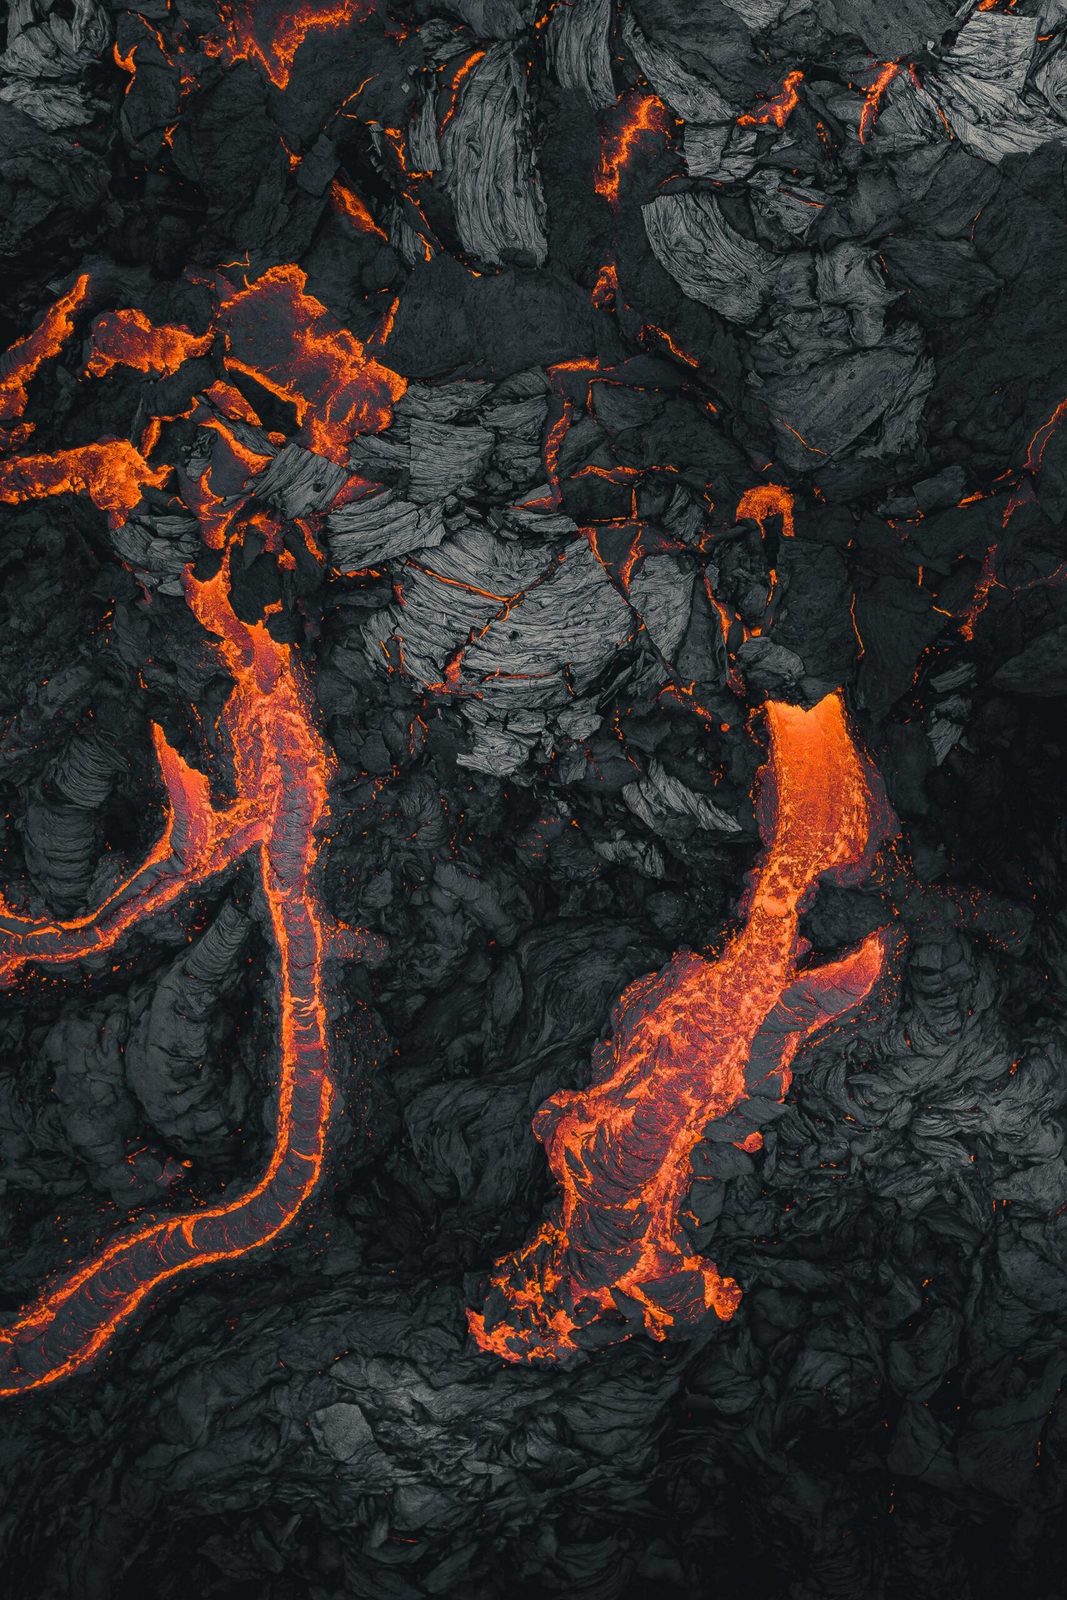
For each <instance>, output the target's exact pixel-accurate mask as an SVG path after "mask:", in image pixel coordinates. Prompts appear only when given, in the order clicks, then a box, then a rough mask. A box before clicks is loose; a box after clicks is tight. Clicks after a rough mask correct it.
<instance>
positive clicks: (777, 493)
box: [737, 483, 796, 539]
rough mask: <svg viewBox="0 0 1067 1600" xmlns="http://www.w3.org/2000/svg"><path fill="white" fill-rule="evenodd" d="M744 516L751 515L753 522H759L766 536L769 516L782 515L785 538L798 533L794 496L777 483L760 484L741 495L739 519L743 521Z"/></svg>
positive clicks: (762, 533)
mask: <svg viewBox="0 0 1067 1600" xmlns="http://www.w3.org/2000/svg"><path fill="white" fill-rule="evenodd" d="M744 517H751V519H752V521H753V522H757V523H759V531H760V533H761V535H762V536H763V537H764V538H766V537H767V527H766V523H767V519H768V517H781V519H782V536H783V538H786V539H791V538H792V537H793V535H794V534H795V533H796V523H795V522H794V520H793V496H792V494H791V493H790V492H789V490H788V489H783V488H782V486H781V485H780V484H777V483H763V484H760V485H759V487H758V488H756V489H749V490H747V491H746V492H745V493H744V494H743V495H742V496H741V498H740V500H739V501H738V503H737V519H738V521H741V520H742V518H744Z"/></svg>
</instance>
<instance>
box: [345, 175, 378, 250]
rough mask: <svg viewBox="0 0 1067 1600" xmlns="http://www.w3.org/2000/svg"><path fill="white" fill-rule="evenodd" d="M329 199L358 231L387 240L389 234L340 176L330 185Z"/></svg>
mask: <svg viewBox="0 0 1067 1600" xmlns="http://www.w3.org/2000/svg"><path fill="white" fill-rule="evenodd" d="M330 199H331V200H332V201H333V203H334V206H335V208H336V209H337V210H338V211H339V212H340V213H341V215H342V216H343V217H347V218H348V220H349V222H350V223H351V224H352V226H353V227H354V228H355V229H357V231H358V232H360V233H368V234H373V235H374V237H375V238H377V239H383V240H385V242H386V243H388V242H389V235H388V234H387V233H386V232H385V230H384V229H383V228H379V226H378V224H377V223H376V222H375V220H374V218H373V217H372V216H371V214H370V212H369V211H368V210H367V207H366V206H365V205H364V203H363V201H362V200H361V199H360V198H359V195H358V194H356V192H355V190H354V189H350V188H349V187H348V185H347V184H344V183H342V182H341V180H340V178H335V179H334V180H333V182H332V183H331V185H330Z"/></svg>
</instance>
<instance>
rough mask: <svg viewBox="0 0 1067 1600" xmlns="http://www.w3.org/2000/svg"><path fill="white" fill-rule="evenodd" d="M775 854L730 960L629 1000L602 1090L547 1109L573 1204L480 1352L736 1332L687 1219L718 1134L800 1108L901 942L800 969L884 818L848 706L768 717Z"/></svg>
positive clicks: (512, 1262)
mask: <svg viewBox="0 0 1067 1600" xmlns="http://www.w3.org/2000/svg"><path fill="white" fill-rule="evenodd" d="M765 711H766V717H767V723H768V727H769V732H770V761H769V765H768V767H766V768H764V771H763V781H762V788H761V796H760V820H761V827H762V830H763V834H764V840H765V843H766V847H767V848H766V852H765V854H764V856H763V858H762V860H761V862H760V864H759V866H758V868H757V870H756V872H755V874H754V880H753V884H752V887H751V889H750V891H749V895H748V899H747V905H746V907H745V912H746V920H745V923H744V926H743V927H742V929H741V931H740V932H739V933H738V934H736V936H735V937H734V938H733V939H731V941H730V942H729V944H728V945H727V946H726V948H725V950H724V951H723V953H722V955H721V956H720V957H719V959H718V960H716V961H709V960H706V959H705V958H704V957H702V956H699V955H695V954H693V953H692V952H691V951H685V952H682V953H680V954H678V955H676V956H675V957H674V959H673V960H672V961H671V962H670V963H669V964H668V965H667V966H666V967H664V969H663V970H662V971H661V972H659V973H654V974H652V975H650V976H648V977H645V978H640V979H638V980H637V981H636V982H635V983H632V984H631V985H630V986H629V988H627V989H626V990H625V991H624V993H623V995H622V996H621V998H620V1000H619V1002H618V1004H617V1006H616V1008H615V1013H614V1016H613V1019H612V1022H613V1033H612V1037H611V1039H610V1040H609V1041H607V1042H605V1043H602V1044H600V1045H598V1046H597V1049H596V1051H595V1052H594V1057H593V1073H592V1078H593V1081H592V1083H591V1085H590V1087H589V1088H588V1089H585V1090H582V1091H575V1092H571V1091H567V1090H561V1091H560V1092H559V1093H557V1094H554V1095H553V1096H552V1097H551V1099H549V1100H548V1101H546V1103H545V1104H544V1105H543V1106H542V1107H541V1109H540V1111H539V1112H538V1113H537V1116H536V1117H535V1118H534V1132H535V1133H536V1135H537V1137H538V1138H539V1139H540V1140H541V1141H542V1143H543V1144H544V1146H545V1149H546V1152H547V1154H548V1162H549V1166H550V1168H551V1170H552V1173H553V1175H554V1176H555V1178H556V1180H557V1182H558V1184H559V1187H560V1195H559V1198H558V1200H557V1202H556V1204H555V1207H554V1210H553V1214H552V1215H551V1217H550V1218H549V1220H548V1221H547V1222H545V1223H544V1224H543V1225H542V1226H541V1227H540V1228H539V1229H538V1230H537V1232H536V1233H535V1234H534V1236H533V1237H532V1239H531V1240H530V1241H529V1242H528V1243H527V1244H526V1245H524V1246H523V1247H522V1248H521V1249H519V1250H517V1251H515V1252H513V1253H511V1254H509V1255H507V1256H505V1257H504V1258H503V1259H502V1260H501V1261H499V1262H498V1263H497V1264H496V1270H495V1271H494V1273H493V1274H492V1276H491V1288H490V1292H489V1294H488V1296H487V1299H486V1305H485V1309H484V1311H483V1312H481V1313H478V1312H474V1311H470V1312H468V1314H467V1315H468V1321H469V1324H470V1328H471V1332H472V1334H473V1336H474V1338H475V1340H476V1342H477V1343H478V1344H479V1345H480V1346H481V1347H482V1349H484V1350H489V1351H493V1352H494V1353H495V1354H497V1355H499V1356H503V1357H504V1358H505V1359H506V1360H510V1361H519V1360H526V1361H534V1360H557V1359H559V1358H560V1357H561V1356H564V1357H565V1356H567V1355H571V1354H574V1353H576V1352H577V1351H578V1350H580V1349H582V1348H587V1347H590V1346H593V1345H599V1344H609V1343H613V1342H616V1341H617V1340H619V1339H624V1338H627V1337H629V1335H631V1334H632V1333H634V1332H637V1331H639V1330H640V1329H641V1328H642V1327H643V1328H644V1330H645V1331H646V1332H648V1333H650V1334H651V1335H652V1336H653V1337H654V1338H657V1339H662V1338H664V1337H666V1334H667V1331H668V1330H669V1329H672V1328H683V1329H684V1328H687V1327H692V1326H694V1325H695V1324H696V1323H698V1322H699V1321H700V1320H701V1318H703V1317H704V1315H705V1314H706V1313H707V1312H708V1311H711V1310H713V1311H715V1312H716V1314H717V1315H718V1316H719V1317H720V1318H723V1319H724V1320H725V1319H727V1318H729V1317H731V1316H732V1315H733V1313H734V1311H735V1310H736V1309H737V1306H738V1304H739V1302H740V1299H741V1291H740V1289H739V1287H738V1285H737V1284H736V1283H735V1282H734V1281H733V1280H732V1279H730V1278H725V1277H722V1276H721V1275H720V1274H719V1273H718V1272H717V1270H716V1268H715V1266H714V1265H713V1264H712V1263H711V1262H709V1261H707V1260H705V1259H703V1258H702V1257H701V1256H699V1255H696V1254H695V1253H694V1250H693V1247H692V1245H691V1244H690V1242H689V1240H688V1238H687V1236H686V1234H685V1232H684V1231H683V1228H682V1225H681V1220H680V1215H681V1212H682V1209H683V1206H684V1202H685V1198H686V1194H687V1191H688V1189H689V1186H690V1183H691V1182H692V1176H693V1174H692V1170H691V1164H690V1158H691V1155H692V1152H693V1150H694V1148H695V1146H696V1145H697V1144H698V1142H699V1141H700V1139H701V1137H702V1135H703V1133H704V1130H705V1128H706V1127H707V1125H708V1123H709V1122H711V1121H713V1120H714V1119H715V1118H718V1117H722V1116H724V1115H725V1114H726V1113H727V1112H728V1111H730V1110H731V1108H732V1107H734V1106H736V1105H738V1103H739V1102H740V1101H741V1100H743V1099H744V1098H745V1097H746V1096H748V1095H749V1094H752V1093H763V1094H766V1093H767V1090H768V1088H772V1087H773V1088H774V1089H776V1090H777V1092H778V1093H784V1091H785V1089H786V1088H787V1087H788V1083H789V1079H790V1064H791V1062H792V1060H793V1058H794V1056H795V1055H796V1052H797V1050H798V1049H799V1047H800V1046H801V1044H802V1043H803V1042H804V1041H805V1040H806V1039H807V1038H809V1037H810V1036H811V1035H812V1034H813V1033H815V1032H816V1031H817V1030H818V1029H819V1028H821V1027H822V1026H824V1025H825V1024H826V1023H827V1022H829V1021H830V1020H831V1019H833V1018H835V1017H839V1016H842V1015H843V1014H844V1013H845V1012H847V1011H848V1010H850V1009H851V1008H852V1007H854V1006H855V1005H857V1004H858V1003H859V1002H860V1001H861V1000H862V999H864V998H865V997H866V996H867V995H869V994H870V993H871V991H872V989H873V988H874V986H875V984H876V983H877V982H878V980H879V978H880V977H881V975H882V973H883V971H884V968H885V963H886V957H887V954H888V952H889V949H890V947H891V943H892V942H893V940H892V936H891V935H890V933H889V931H888V930H887V929H882V930H880V931H879V932H876V933H873V934H871V935H870V936H869V937H868V938H867V939H866V940H864V942H863V943H862V944H861V945H859V946H858V947H857V948H856V949H855V950H854V951H852V952H851V953H850V954H849V955H846V956H845V957H844V958H843V959H842V960H839V961H835V962H832V963H830V964H828V965H825V966H822V967H817V968H813V969H809V970H804V971H798V968H797V957H798V944H799V931H798V930H799V917H800V912H801V910H802V908H803V904H804V901H805V898H806V897H807V895H808V894H809V893H810V891H811V890H812V889H813V888H814V886H815V884H816V882H817V880H818V879H819V878H820V876H821V875H822V874H824V873H827V872H833V873H835V875H837V876H838V877H842V876H848V877H849V878H853V877H856V876H858V875H859V874H860V873H861V872H862V871H863V870H864V869H865V867H866V864H867V862H868V860H869V857H870V854H871V852H872V849H873V846H874V844H875V843H876V842H877V838H878V836H879V834H880V832H881V831H882V819H881V818H880V817H879V813H878V807H877V805H876V802H875V799H874V796H873V794H872V790H871V786H870V783H869V781H868V777H867V774H866V772H865V769H864V765H863V762H862V760H861V757H860V755H859V753H858V751H857V749H856V747H855V745H854V743H853V741H852V738H851V735H850V732H849V728H848V724H847V720H846V716H845V709H844V705H843V703H842V700H841V697H840V695H838V694H833V695H828V696H827V697H826V698H825V699H823V700H821V701H820V702H819V704H818V705H816V706H814V707H813V708H812V709H811V710H804V709H802V708H800V707H798V706H791V705H785V704H781V703H778V702H774V701H771V702H768V704H767V705H766V707H765Z"/></svg>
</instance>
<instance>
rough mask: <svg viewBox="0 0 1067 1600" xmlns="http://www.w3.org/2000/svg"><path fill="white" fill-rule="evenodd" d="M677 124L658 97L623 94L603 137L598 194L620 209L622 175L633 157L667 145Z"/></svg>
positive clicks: (597, 181) (633, 90) (610, 114)
mask: <svg viewBox="0 0 1067 1600" xmlns="http://www.w3.org/2000/svg"><path fill="white" fill-rule="evenodd" d="M676 121H677V119H676V118H674V117H672V115H671V113H670V112H669V111H668V110H667V107H666V106H665V105H664V104H663V101H662V100H661V99H660V98H659V96H658V95H655V94H647V93H644V92H643V91H642V90H640V89H632V90H631V91H630V92H629V93H628V94H624V95H623V96H622V97H621V98H620V100H619V103H618V105H617V106H615V107H614V108H613V110H612V111H611V112H609V114H608V118H607V122H606V126H605V127H604V129H603V131H602V133H601V138H600V165H599V167H598V168H597V173H596V179H595V185H594V186H595V188H596V192H597V194H599V195H603V196H604V199H605V200H609V201H610V202H611V204H612V205H613V206H617V205H618V203H619V189H620V185H621V183H622V175H623V173H624V171H625V170H626V167H627V165H628V163H629V162H630V160H631V159H632V157H633V155H634V153H635V152H636V151H637V150H638V149H639V148H640V147H642V146H649V145H651V144H652V143H653V142H654V141H659V140H664V141H665V140H666V138H667V135H668V134H669V132H670V130H671V128H672V127H674V126H675V125H676Z"/></svg>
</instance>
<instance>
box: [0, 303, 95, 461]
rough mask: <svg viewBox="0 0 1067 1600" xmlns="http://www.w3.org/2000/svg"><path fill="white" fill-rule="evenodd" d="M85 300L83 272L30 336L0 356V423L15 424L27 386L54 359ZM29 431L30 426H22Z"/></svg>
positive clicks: (65, 340)
mask: <svg viewBox="0 0 1067 1600" xmlns="http://www.w3.org/2000/svg"><path fill="white" fill-rule="evenodd" d="M88 299H89V275H88V273H83V274H82V276H81V277H80V278H78V279H77V281H76V282H75V283H74V284H73V285H72V286H71V288H69V289H68V290H67V292H66V294H64V295H61V296H60V297H59V299H58V300H57V301H56V302H55V304H54V305H53V306H50V307H49V309H48V310H47V311H46V312H45V314H44V316H43V317H42V318H41V320H40V322H38V324H37V326H36V328H34V329H33V332H32V333H28V334H27V335H26V336H25V338H24V339H18V340H16V342H15V343H14V344H13V345H12V346H11V348H10V349H9V350H5V351H4V353H3V355H2V356H0V424H3V423H8V422H16V421H17V420H18V419H19V417H21V416H22V413H23V412H24V411H25V409H26V401H27V398H28V397H27V385H28V384H29V383H30V380H31V379H32V378H35V377H36V375H37V373H38V371H39V370H40V368H41V367H42V366H43V365H44V363H45V362H46V361H51V360H52V358H53V357H54V356H57V355H58V354H59V352H60V351H61V350H62V348H63V346H64V345H65V344H66V342H67V340H68V339H69V338H70V336H71V334H72V333H73V331H74V319H75V317H76V316H77V315H78V313H79V311H81V310H82V309H83V308H84V307H85V305H86V303H87V301H88ZM26 427H27V429H28V430H30V431H32V427H33V425H32V423H30V424H26Z"/></svg>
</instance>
